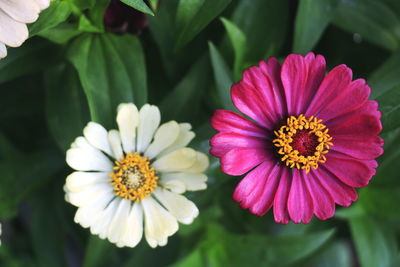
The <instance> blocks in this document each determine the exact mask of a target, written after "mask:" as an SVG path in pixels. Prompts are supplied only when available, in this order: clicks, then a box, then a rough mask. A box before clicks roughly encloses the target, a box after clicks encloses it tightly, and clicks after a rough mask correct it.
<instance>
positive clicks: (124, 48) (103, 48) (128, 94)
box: [69, 34, 147, 128]
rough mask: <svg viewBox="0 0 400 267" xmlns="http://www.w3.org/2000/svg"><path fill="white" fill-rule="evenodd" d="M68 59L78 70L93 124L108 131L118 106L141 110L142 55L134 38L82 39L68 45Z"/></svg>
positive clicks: (144, 95) (143, 93) (144, 87)
mask: <svg viewBox="0 0 400 267" xmlns="http://www.w3.org/2000/svg"><path fill="white" fill-rule="evenodd" d="M69 59H70V60H71V62H72V64H73V65H74V66H75V68H76V69H77V71H78V74H79V78H80V80H81V83H82V86H83V89H84V91H85V94H86V97H87V101H88V104H89V110H90V114H91V118H92V120H93V121H96V122H99V123H101V124H102V125H104V126H105V127H106V128H110V127H112V126H113V125H114V119H113V118H115V115H116V108H117V106H118V105H119V104H120V103H123V102H133V103H135V104H136V105H137V106H138V107H141V106H142V105H143V104H145V103H146V102H147V80H146V68H145V62H144V56H143V51H142V48H141V45H140V42H139V41H138V39H137V38H136V37H135V36H131V35H124V36H116V35H112V34H102V35H96V34H94V35H85V36H82V37H80V38H79V39H77V40H76V41H75V42H74V43H73V44H72V45H71V46H70V49H69Z"/></svg>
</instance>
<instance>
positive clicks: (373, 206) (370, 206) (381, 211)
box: [359, 178, 400, 220]
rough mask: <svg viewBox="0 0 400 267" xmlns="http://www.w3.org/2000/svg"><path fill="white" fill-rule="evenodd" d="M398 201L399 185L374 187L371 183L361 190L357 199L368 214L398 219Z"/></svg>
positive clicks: (399, 200)
mask: <svg viewBox="0 0 400 267" xmlns="http://www.w3.org/2000/svg"><path fill="white" fill-rule="evenodd" d="M378 179H379V178H378ZM374 185H375V184H374ZM399 202H400V187H397V188H396V187H376V186H373V185H371V186H370V187H367V188H365V189H364V190H363V191H362V192H361V194H360V200H359V204H360V205H362V207H363V209H364V210H365V211H366V212H367V213H368V214H372V215H374V216H376V217H377V218H380V219H395V220H400V213H399V207H398V203H399Z"/></svg>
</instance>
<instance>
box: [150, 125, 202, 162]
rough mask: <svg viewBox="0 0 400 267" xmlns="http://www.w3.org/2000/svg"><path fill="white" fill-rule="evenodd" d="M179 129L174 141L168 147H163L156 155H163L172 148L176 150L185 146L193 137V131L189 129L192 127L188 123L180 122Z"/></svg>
mask: <svg viewBox="0 0 400 267" xmlns="http://www.w3.org/2000/svg"><path fill="white" fill-rule="evenodd" d="M179 127H180V131H179V136H178V138H177V139H176V140H175V142H174V143H172V144H171V145H170V146H169V147H168V148H166V149H164V150H163V151H162V153H160V155H158V157H161V156H163V155H166V154H168V153H170V152H172V151H174V150H177V149H179V148H182V147H185V146H187V145H188V144H189V143H190V141H192V140H193V138H194V137H195V134H194V132H192V131H190V129H191V128H192V127H191V126H190V124H189V123H180V124H179Z"/></svg>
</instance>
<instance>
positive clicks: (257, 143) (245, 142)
mask: <svg viewBox="0 0 400 267" xmlns="http://www.w3.org/2000/svg"><path fill="white" fill-rule="evenodd" d="M210 145H211V150H210V153H211V154H212V155H214V156H216V157H222V156H223V155H224V154H226V153H227V152H228V151H230V150H231V149H233V148H238V147H249V148H267V147H270V146H271V145H270V143H269V142H267V141H266V140H265V139H261V138H259V137H252V136H246V135H241V134H237V133H218V134H216V135H214V137H213V138H212V139H211V141H210Z"/></svg>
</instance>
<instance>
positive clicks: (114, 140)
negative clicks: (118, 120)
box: [108, 130, 124, 159]
mask: <svg viewBox="0 0 400 267" xmlns="http://www.w3.org/2000/svg"><path fill="white" fill-rule="evenodd" d="M108 141H109V142H110V146H111V151H112V153H113V157H114V158H115V159H122V158H123V157H124V154H123V151H122V146H121V136H120V135H119V132H118V131H117V130H110V131H109V132H108Z"/></svg>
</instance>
